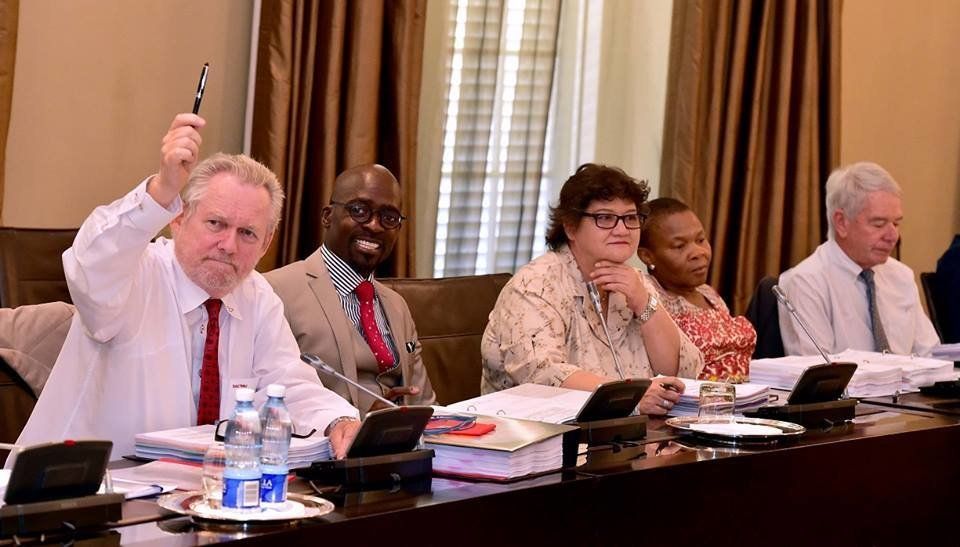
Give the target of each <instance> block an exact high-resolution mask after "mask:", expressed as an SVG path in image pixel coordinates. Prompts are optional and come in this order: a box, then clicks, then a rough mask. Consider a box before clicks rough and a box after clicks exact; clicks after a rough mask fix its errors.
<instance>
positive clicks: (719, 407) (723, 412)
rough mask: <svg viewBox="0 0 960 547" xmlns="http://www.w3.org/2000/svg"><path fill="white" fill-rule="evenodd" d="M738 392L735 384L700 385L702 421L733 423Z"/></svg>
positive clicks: (700, 413) (708, 383)
mask: <svg viewBox="0 0 960 547" xmlns="http://www.w3.org/2000/svg"><path fill="white" fill-rule="evenodd" d="M736 402H737V392H736V389H734V387H733V384H724V383H720V382H704V383H703V384H701V385H700V412H699V416H700V421H701V422H719V423H723V422H732V421H733V408H734V406H735V404H736Z"/></svg>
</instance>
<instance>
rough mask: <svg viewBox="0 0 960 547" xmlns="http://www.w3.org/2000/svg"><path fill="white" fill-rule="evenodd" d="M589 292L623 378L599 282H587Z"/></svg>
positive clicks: (614, 362)
mask: <svg viewBox="0 0 960 547" xmlns="http://www.w3.org/2000/svg"><path fill="white" fill-rule="evenodd" d="M587 292H588V293H590V301H591V302H593V309H595V310H597V315H599V316H600V324H601V325H603V333H604V334H606V335H607V342H608V343H609V344H610V353H612V354H613V364H614V366H616V367H617V374H619V375H620V379H621V380H623V379H624V376H623V369H622V368H621V367H620V356H619V355H617V349H616V348H615V347H613V339H612V338H611V337H610V331H609V330H608V329H607V318H606V317H604V316H603V304H601V303H600V291H599V290H597V284H596V283H594V282H593V281H590V282H589V283H587Z"/></svg>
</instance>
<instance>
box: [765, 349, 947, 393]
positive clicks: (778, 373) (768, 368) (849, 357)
mask: <svg viewBox="0 0 960 547" xmlns="http://www.w3.org/2000/svg"><path fill="white" fill-rule="evenodd" d="M830 359H831V360H832V361H835V362H847V363H856V364H857V371H856V372H855V373H854V374H853V378H852V379H851V380H850V384H849V385H848V386H847V393H848V394H849V395H850V396H851V397H860V398H863V397H881V396H887V395H893V394H895V393H898V392H901V393H902V392H909V391H917V390H918V389H919V388H920V387H921V386H927V385H932V384H933V383H934V382H938V381H941V380H953V379H956V378H957V373H956V372H954V369H953V363H952V362H949V361H941V360H939V359H929V358H924V357H912V356H904V355H894V354H890V353H888V354H880V353H875V352H868V351H852V350H847V351H844V352H842V353H838V354H836V355H831V356H830ZM822 363H823V357H821V356H819V355H815V356H813V355H811V356H792V357H780V358H778V359H758V360H755V361H751V362H750V378H751V380H754V381H757V382H761V383H764V384H769V385H770V386H773V387H776V388H780V389H793V386H794V384H796V382H797V379H798V378H800V375H801V374H803V371H804V370H806V369H807V367H809V366H812V365H819V364H822Z"/></svg>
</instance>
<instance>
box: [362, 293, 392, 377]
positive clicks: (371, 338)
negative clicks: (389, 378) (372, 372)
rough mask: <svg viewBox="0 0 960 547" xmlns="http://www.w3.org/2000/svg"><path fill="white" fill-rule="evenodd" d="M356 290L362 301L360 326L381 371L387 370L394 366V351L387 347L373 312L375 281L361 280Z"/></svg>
mask: <svg viewBox="0 0 960 547" xmlns="http://www.w3.org/2000/svg"><path fill="white" fill-rule="evenodd" d="M354 290H355V291H356V293H357V299H358V300H359V301H360V326H361V327H363V335H364V336H365V337H366V339H367V344H369V345H370V349H371V350H372V351H373V356H374V357H376V358H377V365H379V367H380V372H386V371H388V370H390V369H391V368H393V352H392V351H390V348H388V347H387V344H386V342H384V341H383V336H381V335H380V329H379V328H377V319H376V316H375V315H374V312H373V283H371V282H369V281H361V282H360V284H359V285H357V288H356V289H354Z"/></svg>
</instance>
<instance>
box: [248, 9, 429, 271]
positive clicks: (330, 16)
mask: <svg viewBox="0 0 960 547" xmlns="http://www.w3.org/2000/svg"><path fill="white" fill-rule="evenodd" d="M425 11H426V6H425V0H352V1H348V0H325V1H318V2H314V1H297V0H276V1H269V2H263V7H262V10H261V15H260V35H259V47H258V49H259V52H258V58H257V76H256V91H255V93H256V95H255V98H254V113H253V127H252V140H251V154H252V155H253V156H254V157H255V158H257V159H259V160H260V161H263V162H264V163H265V164H266V165H268V166H269V167H270V168H272V169H273V170H274V171H275V172H276V173H277V175H278V176H279V177H280V180H281V182H282V183H283V184H284V187H285V188H286V191H287V202H286V204H285V206H284V218H283V220H282V222H281V226H280V229H279V232H278V234H277V239H276V241H275V242H274V248H273V249H271V252H269V253H268V254H267V256H266V257H265V258H264V261H262V262H261V264H260V268H261V269H270V268H272V267H276V266H281V265H284V264H287V263H289V262H291V261H294V260H298V259H301V258H304V257H305V256H307V255H309V254H310V253H312V252H313V251H314V250H316V248H317V247H318V246H319V245H320V243H321V242H322V238H323V235H322V230H321V226H320V211H321V209H322V208H323V206H324V204H326V203H328V202H329V200H330V194H331V191H332V186H333V181H334V179H335V178H336V175H337V173H339V172H341V171H343V170H344V169H347V168H349V167H353V166H355V165H360V164H365V163H374V162H376V163H381V164H383V165H385V166H386V167H387V168H388V169H390V171H392V172H393V173H394V175H396V176H397V179H398V180H399V181H400V184H401V186H402V187H403V199H404V214H405V215H406V216H408V217H413V216H414V215H415V214H416V212H415V211H414V209H413V208H414V204H415V199H414V196H415V195H416V194H415V178H414V177H415V174H416V165H415V162H416V136H417V113H418V103H419V96H420V65H421V58H422V46H423V32H424V15H425ZM413 242H414V233H413V223H412V222H406V223H404V226H403V228H402V229H401V234H400V238H399V240H398V241H397V246H396V248H395V250H394V252H393V255H392V257H391V259H390V261H389V262H388V263H387V264H384V265H383V266H382V267H381V270H382V271H379V272H378V273H379V274H380V275H391V276H407V275H410V274H412V272H413V268H414V263H413V260H414V248H413Z"/></svg>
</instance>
